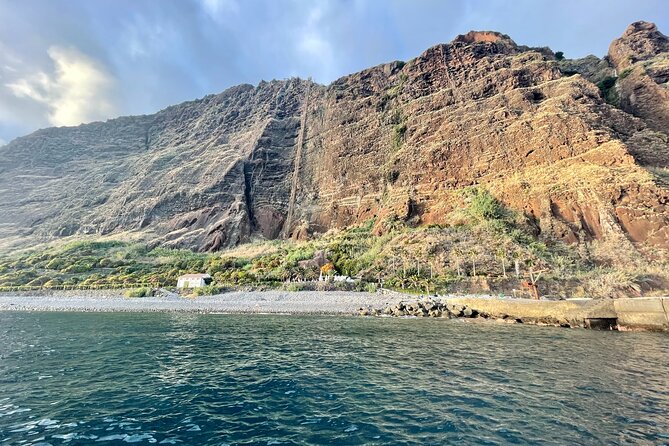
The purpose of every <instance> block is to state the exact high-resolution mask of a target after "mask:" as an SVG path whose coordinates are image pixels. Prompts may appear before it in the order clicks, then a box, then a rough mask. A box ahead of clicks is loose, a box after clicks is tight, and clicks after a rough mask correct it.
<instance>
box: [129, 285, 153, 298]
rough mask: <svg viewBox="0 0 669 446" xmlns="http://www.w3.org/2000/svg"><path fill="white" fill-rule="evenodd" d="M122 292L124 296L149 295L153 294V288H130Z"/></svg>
mask: <svg viewBox="0 0 669 446" xmlns="http://www.w3.org/2000/svg"><path fill="white" fill-rule="evenodd" d="M124 294H125V297H150V296H153V289H152V288H148V287H144V288H133V289H131V290H127V291H126V292H125V293H124Z"/></svg>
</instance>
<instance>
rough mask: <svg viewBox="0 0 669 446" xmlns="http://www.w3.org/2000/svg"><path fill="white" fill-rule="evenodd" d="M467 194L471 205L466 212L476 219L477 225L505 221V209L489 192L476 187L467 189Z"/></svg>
mask: <svg viewBox="0 0 669 446" xmlns="http://www.w3.org/2000/svg"><path fill="white" fill-rule="evenodd" d="M465 193H466V195H468V199H469V205H468V206H467V210H466V212H467V215H469V216H470V217H471V218H472V219H474V220H475V221H476V223H484V222H490V221H493V220H503V219H504V218H505V216H506V213H505V211H504V207H503V206H502V204H501V203H500V202H499V201H498V200H497V198H495V197H493V196H492V194H491V193H490V192H488V191H487V190H485V189H483V188H480V187H474V188H470V189H467V190H466V191H465Z"/></svg>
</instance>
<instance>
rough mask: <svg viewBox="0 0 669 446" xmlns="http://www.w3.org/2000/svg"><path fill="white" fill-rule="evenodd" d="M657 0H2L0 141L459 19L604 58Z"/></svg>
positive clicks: (330, 74) (343, 64)
mask: <svg viewBox="0 0 669 446" xmlns="http://www.w3.org/2000/svg"><path fill="white" fill-rule="evenodd" d="M637 20H647V21H652V22H655V23H656V24H657V25H658V27H659V28H660V30H661V31H663V32H664V33H665V34H669V5H668V4H667V0H633V1H632V0H606V1H604V0H560V1H556V0H550V1H544V0H469V1H467V0H264V1H261V0H0V23H2V26H0V145H3V144H5V143H6V142H8V141H10V140H11V139H13V138H15V137H17V136H21V135H25V134H27V133H30V132H32V131H34V130H36V129H38V128H44V127H51V126H63V125H78V124H80V123H84V122H91V121H97V120H106V119H109V118H112V117H116V116H120V115H134V114H148V113H154V112H156V111H158V110H160V109H162V108H165V107H166V106H168V105H172V104H176V103H179V102H183V101H186V100H192V99H195V98H199V97H202V96H205V95H207V94H212V93H219V92H221V91H223V90H225V89H226V88H228V87H231V86H233V85H237V84H241V83H250V84H254V85H255V84H257V83H258V82H259V81H260V80H272V79H285V78H289V77H292V76H299V77H302V78H308V77H311V78H312V79H313V80H315V81H317V82H320V83H324V84H327V83H330V82H332V81H333V80H335V79H337V78H339V77H341V76H344V75H346V74H349V73H353V72H356V71H359V70H362V69H364V68H367V67H370V66H374V65H378V64H381V63H385V62H389V61H393V60H408V59H411V58H413V57H415V56H417V55H419V54H420V53H422V52H423V51H424V50H425V49H427V48H429V47H431V46H433V45H435V44H438V43H445V42H449V41H451V40H452V39H453V38H454V37H455V36H457V35H458V34H463V33H466V32H467V31H470V30H494V31H500V32H503V33H505V34H508V35H510V36H511V37H512V38H513V39H514V40H515V41H516V43H518V44H524V45H529V46H550V47H551V48H552V49H553V50H554V51H563V52H564V53H565V56H566V57H569V58H577V57H582V56H585V55H588V54H595V55H597V56H600V57H601V56H604V55H605V54H606V52H607V48H608V45H609V43H610V42H611V41H612V40H613V39H614V38H616V37H618V36H620V35H621V34H622V33H623V31H624V30H625V28H626V27H627V25H629V24H630V23H632V22H634V21H637Z"/></svg>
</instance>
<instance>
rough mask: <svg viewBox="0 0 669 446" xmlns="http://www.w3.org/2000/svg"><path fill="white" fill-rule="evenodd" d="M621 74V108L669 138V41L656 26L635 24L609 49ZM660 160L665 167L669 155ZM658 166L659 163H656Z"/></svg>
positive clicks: (619, 85) (611, 58)
mask: <svg viewBox="0 0 669 446" xmlns="http://www.w3.org/2000/svg"><path fill="white" fill-rule="evenodd" d="M609 59H610V60H611V62H612V63H613V65H614V66H615V68H616V71H617V72H618V83H617V89H618V94H619V96H620V107H621V108H622V109H623V110H625V111H626V112H628V113H631V114H633V115H635V116H638V117H640V118H642V119H643V120H644V121H645V122H646V123H647V124H648V126H649V127H650V128H652V129H653V130H656V131H658V132H662V133H664V134H665V139H666V135H669V38H667V36H665V35H664V34H662V33H661V32H660V31H658V29H657V27H656V26H655V24H653V23H648V22H635V23H633V24H631V25H630V26H629V27H628V28H627V30H626V31H625V33H624V34H623V35H622V37H620V38H619V39H616V40H614V41H613V43H611V46H610V47H609ZM663 155H664V156H663V157H662V159H661V160H660V162H661V163H663V164H664V166H663V167H666V165H667V163H669V153H667V151H666V149H665V150H664V154H663ZM656 164H657V163H656Z"/></svg>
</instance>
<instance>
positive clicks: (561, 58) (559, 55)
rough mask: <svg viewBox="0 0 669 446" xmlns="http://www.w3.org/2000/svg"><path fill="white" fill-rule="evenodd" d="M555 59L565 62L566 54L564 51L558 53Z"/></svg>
mask: <svg viewBox="0 0 669 446" xmlns="http://www.w3.org/2000/svg"><path fill="white" fill-rule="evenodd" d="M555 59H557V60H564V53H563V52H562V51H558V52H556V53H555Z"/></svg>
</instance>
